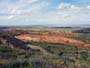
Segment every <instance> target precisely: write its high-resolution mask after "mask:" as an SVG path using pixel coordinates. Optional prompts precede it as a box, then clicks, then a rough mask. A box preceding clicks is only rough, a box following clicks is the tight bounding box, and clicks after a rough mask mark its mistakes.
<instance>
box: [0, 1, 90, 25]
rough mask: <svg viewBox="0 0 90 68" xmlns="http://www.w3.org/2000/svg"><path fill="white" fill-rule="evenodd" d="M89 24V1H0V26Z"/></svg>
mask: <svg viewBox="0 0 90 68" xmlns="http://www.w3.org/2000/svg"><path fill="white" fill-rule="evenodd" d="M42 24H56V25H58V24H59V25H60V24H63V25H68V24H90V0H0V25H42Z"/></svg>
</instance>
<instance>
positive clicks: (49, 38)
mask: <svg viewBox="0 0 90 68" xmlns="http://www.w3.org/2000/svg"><path fill="white" fill-rule="evenodd" d="M16 38H18V39H20V40H22V41H24V42H28V41H31V40H32V41H37V42H48V43H66V44H74V45H76V46H83V47H90V44H86V43H85V42H83V41H80V40H74V39H71V38H68V37H65V36H60V35H48V34H46V35H30V34H23V35H19V36H16Z"/></svg>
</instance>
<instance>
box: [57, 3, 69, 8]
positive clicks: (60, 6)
mask: <svg viewBox="0 0 90 68" xmlns="http://www.w3.org/2000/svg"><path fill="white" fill-rule="evenodd" d="M69 7H70V4H68V3H60V5H59V7H58V8H59V9H65V8H69Z"/></svg>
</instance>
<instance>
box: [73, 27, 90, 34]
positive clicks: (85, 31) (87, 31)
mask: <svg viewBox="0 0 90 68" xmlns="http://www.w3.org/2000/svg"><path fill="white" fill-rule="evenodd" d="M74 32H75V33H90V28H83V29H80V30H75V31H74Z"/></svg>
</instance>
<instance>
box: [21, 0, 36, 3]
mask: <svg viewBox="0 0 90 68" xmlns="http://www.w3.org/2000/svg"><path fill="white" fill-rule="evenodd" d="M36 1H38V0H20V2H25V3H34V2H36Z"/></svg>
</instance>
